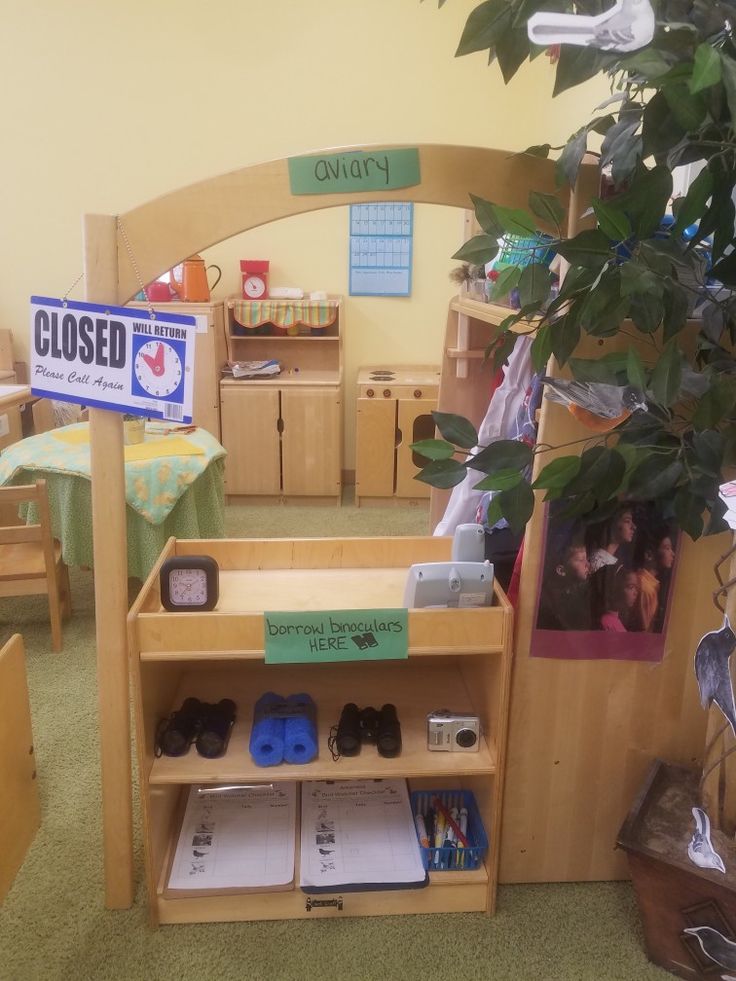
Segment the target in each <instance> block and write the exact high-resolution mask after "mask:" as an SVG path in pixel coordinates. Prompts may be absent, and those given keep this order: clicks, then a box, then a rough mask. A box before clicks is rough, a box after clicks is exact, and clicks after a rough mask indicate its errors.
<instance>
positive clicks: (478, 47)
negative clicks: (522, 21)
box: [455, 0, 511, 58]
mask: <svg viewBox="0 0 736 981" xmlns="http://www.w3.org/2000/svg"><path fill="white" fill-rule="evenodd" d="M510 25H511V10H510V8H509V5H508V3H506V0H485V2H484V3H481V4H480V5H479V6H477V7H476V8H475V10H473V11H472V12H471V14H470V16H469V17H468V19H467V21H466V22H465V27H464V29H463V33H462V36H461V37H460V43H459V44H458V46H457V51H456V52H455V57H456V58H458V57H461V56H462V55H466V54H472V53H473V52H474V51H485V50H486V49H487V48H491V47H493V46H494V45H495V44H496V42H497V41H498V40H499V38H500V37H501V36H502V35H503V33H504V32H505V31H506V29H507V28H508V27H509V26H510Z"/></svg>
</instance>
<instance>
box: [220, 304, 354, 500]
mask: <svg viewBox="0 0 736 981" xmlns="http://www.w3.org/2000/svg"><path fill="white" fill-rule="evenodd" d="M341 318H342V304H341V302H340V299H339V298H337V297H332V298H330V299H329V300H327V301H319V302H317V301H315V302H313V301H306V300H305V301H286V300H278V301H277V300H253V301H251V300H242V299H241V298H239V297H238V298H235V297H232V298H230V299H229V300H228V301H227V302H226V330H227V343H228V360H230V361H231V362H243V361H267V360H271V359H274V360H276V361H278V362H279V364H280V366H281V371H280V373H279V374H278V375H275V376H268V377H264V378H247V379H246V378H236V377H227V378H223V379H222V381H221V384H220V410H221V416H222V443H223V446H224V447H225V449H226V450H227V451H228V457H227V464H226V468H225V492H226V494H227V495H228V497H232V496H240V495H247V496H257V497H260V498H262V499H265V498H270V499H273V498H276V499H279V498H299V497H309V498H310V499H311V500H312V501H315V502H316V500H317V499H320V498H322V499H327V500H331V501H334V502H335V503H339V502H340V495H341V490H342V426H343V423H342V416H343V413H342V399H343V388H342V336H341V334H342V324H341ZM246 325H248V326H246Z"/></svg>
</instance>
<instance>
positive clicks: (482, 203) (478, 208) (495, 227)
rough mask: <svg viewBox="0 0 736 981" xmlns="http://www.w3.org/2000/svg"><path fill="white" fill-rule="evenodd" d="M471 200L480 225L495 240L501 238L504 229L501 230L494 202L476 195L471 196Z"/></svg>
mask: <svg viewBox="0 0 736 981" xmlns="http://www.w3.org/2000/svg"><path fill="white" fill-rule="evenodd" d="M470 200H471V201H472V202H473V210H474V211H475V217H476V219H477V221H478V224H479V225H480V227H481V228H482V229H483V231H484V232H485V233H486V235H491V236H492V237H493V238H494V239H499V238H501V236H502V235H503V228H501V226H500V225H499V223H498V219H497V218H496V215H495V212H494V210H493V208H494V205H493V202H492V201H486V199H485V198H479V197H478V196H477V195H476V194H471V195H470Z"/></svg>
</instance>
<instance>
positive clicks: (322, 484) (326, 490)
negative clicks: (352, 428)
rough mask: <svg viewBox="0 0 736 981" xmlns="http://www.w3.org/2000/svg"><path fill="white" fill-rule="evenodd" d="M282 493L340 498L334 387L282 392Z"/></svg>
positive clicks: (336, 391)
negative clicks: (338, 496)
mask: <svg viewBox="0 0 736 981" xmlns="http://www.w3.org/2000/svg"><path fill="white" fill-rule="evenodd" d="M281 420H282V427H283V429H282V433H281V460H282V482H283V491H284V494H306V495H312V496H323V495H330V496H332V495H339V493H340V487H341V472H340V470H341V466H342V397H341V393H340V390H339V389H337V388H297V387H294V388H288V389H287V388H285V389H282V391H281Z"/></svg>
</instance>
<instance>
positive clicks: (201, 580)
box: [169, 569, 208, 606]
mask: <svg viewBox="0 0 736 981" xmlns="http://www.w3.org/2000/svg"><path fill="white" fill-rule="evenodd" d="M207 596H208V590H207V573H206V572H205V571H204V569H171V570H170V571H169V602H170V603H171V604H172V606H204V605H205V603H206V602H207Z"/></svg>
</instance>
